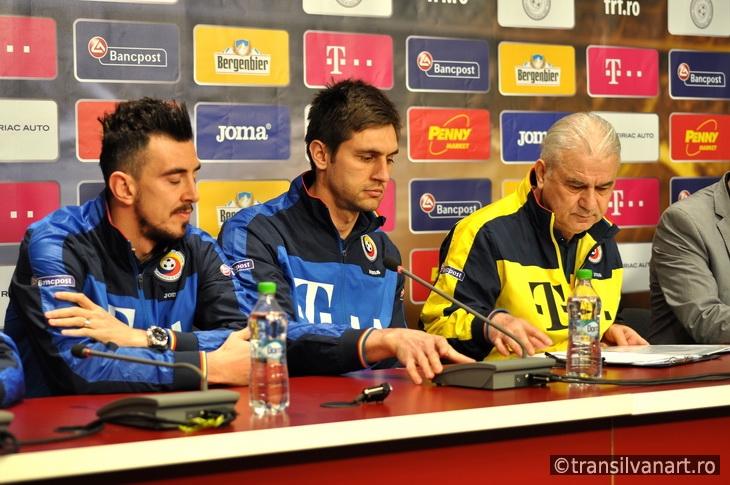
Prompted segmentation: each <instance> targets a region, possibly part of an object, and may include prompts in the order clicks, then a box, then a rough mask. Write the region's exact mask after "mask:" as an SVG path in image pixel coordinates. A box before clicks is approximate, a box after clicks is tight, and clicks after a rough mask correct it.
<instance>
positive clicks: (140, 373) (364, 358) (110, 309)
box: [5, 98, 445, 397]
mask: <svg viewBox="0 0 730 485" xmlns="http://www.w3.org/2000/svg"><path fill="white" fill-rule="evenodd" d="M101 122H102V126H103V138H102V151H101V156H100V165H101V169H102V173H103V175H104V181H105V185H106V188H105V190H104V192H103V193H101V194H100V195H99V196H98V197H97V198H96V199H94V200H91V201H89V202H87V203H86V204H84V205H83V206H81V207H76V206H74V207H63V208H61V209H58V210H57V211H55V212H53V213H51V214H49V215H48V216H46V217H45V218H44V219H42V220H41V221H38V222H36V223H34V224H32V225H31V226H30V227H29V228H28V230H27V232H26V234H25V237H24V239H23V241H22V242H21V245H20V256H19V258H18V263H17V265H16V269H15V272H14V274H13V277H12V280H11V283H10V290H9V293H10V304H9V306H8V310H7V312H6V319H5V330H6V332H7V333H8V335H9V336H11V337H12V338H13V340H14V341H15V343H16V344H17V346H18V349H19V351H20V354H21V358H22V363H23V368H24V371H25V378H26V385H27V396H28V397H38V396H46V395H60V394H91V393H119V392H150V391H167V390H184V389H198V388H200V386H201V381H200V378H199V376H198V374H197V373H195V372H193V371H191V370H189V369H186V368H174V369H173V368H169V367H158V366H150V365H145V364H137V363H130V362H124V361H120V360H116V359H104V358H99V357H93V358H90V359H81V358H77V357H74V356H73V355H72V353H71V348H72V347H73V346H74V344H84V345H87V346H88V347H90V348H92V349H94V350H97V351H101V352H112V353H116V354H118V355H127V356H132V357H139V358H147V359H153V360H157V361H164V362H168V363H171V362H188V363H191V364H193V365H195V366H198V367H199V368H200V369H201V370H202V371H203V372H204V374H206V375H207V380H208V382H209V383H210V384H213V385H215V384H223V385H246V384H247V383H248V379H249V372H250V343H249V342H248V338H249V332H248V330H247V329H244V330H241V329H243V328H244V327H245V326H246V324H247V317H246V312H245V311H244V310H245V308H244V305H243V304H242V303H241V300H240V299H239V296H241V295H242V293H241V292H239V291H237V289H238V282H237V280H236V279H234V278H232V276H231V275H232V272H231V268H230V265H229V264H228V262H227V259H226V258H225V256H224V255H223V252H222V251H221V249H220V247H219V246H218V245H217V243H216V241H215V240H214V239H213V238H212V237H211V236H210V235H208V234H207V233H205V232H204V231H202V230H200V229H197V228H194V227H192V226H191V225H190V224H189V222H190V214H191V212H192V210H193V204H194V203H195V202H197V200H198V192H197V188H196V177H197V173H198V171H199V169H200V161H199V160H198V159H197V156H196V153H195V145H194V144H193V141H192V136H193V134H192V125H191V123H190V117H189V114H188V112H187V110H186V108H185V105H184V104H180V105H179V104H177V103H174V102H167V101H162V100H157V99H152V98H143V99H140V100H133V101H127V102H123V103H120V104H119V105H118V106H117V109H116V110H115V112H114V113H112V114H108V115H105V116H104V117H103V118H102V119H101ZM383 337H386V336H383V335H375V336H368V335H367V334H366V331H365V330H362V329H361V330H357V329H351V330H349V331H347V332H345V333H343V334H342V335H341V336H340V337H331V336H322V335H316V334H310V335H305V336H303V337H302V338H300V339H298V340H297V341H295V342H293V343H292V344H291V345H289V347H288V350H287V357H288V364H289V369H290V374H291V375H293V376H296V375H302V374H330V375H333V374H334V375H336V374H342V373H345V372H350V371H353V370H357V369H362V368H363V367H365V366H366V363H367V362H368V361H371V360H380V359H382V358H385V357H390V356H392V355H395V353H396V351H397V348H396V345H395V344H394V342H393V339H387V338H383ZM444 344H445V340H444V343H441V344H440V345H444ZM426 350H428V351H431V352H434V350H432V349H426ZM426 350H423V349H422V350H421V354H425V352H426ZM437 370H438V369H437Z"/></svg>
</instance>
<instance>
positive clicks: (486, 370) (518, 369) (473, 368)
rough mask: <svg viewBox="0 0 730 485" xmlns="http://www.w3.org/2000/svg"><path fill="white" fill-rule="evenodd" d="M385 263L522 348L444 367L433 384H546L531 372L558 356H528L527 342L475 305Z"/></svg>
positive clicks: (503, 386)
mask: <svg viewBox="0 0 730 485" xmlns="http://www.w3.org/2000/svg"><path fill="white" fill-rule="evenodd" d="M383 264H384V265H385V267H386V268H387V269H389V270H391V271H395V272H396V273H400V274H404V275H406V276H408V277H409V278H411V279H413V280H415V281H416V282H418V283H420V284H421V285H423V286H425V287H426V288H428V289H429V290H431V291H433V292H434V293H436V294H438V295H439V296H441V297H443V298H445V299H447V300H448V301H450V302H451V303H453V304H454V305H456V306H458V307H459V308H461V309H462V310H464V311H466V312H467V313H469V314H471V315H474V316H475V317H476V318H478V319H479V320H481V321H482V322H484V323H486V324H487V325H491V326H492V327H494V328H496V329H497V330H499V331H500V332H502V333H503V334H505V335H507V336H508V337H509V338H511V339H512V340H514V341H515V342H517V345H519V346H520V349H521V350H522V358H521V359H508V360H492V361H482V362H474V363H466V364H451V365H448V366H445V367H444V370H443V372H442V373H441V374H439V375H437V376H435V377H434V378H433V379H432V381H433V382H434V383H436V384H441V385H450V386H460V387H472V388H478V389H512V388H515V387H528V386H535V385H544V383H543V382H535V381H534V380H533V379H532V375H531V374H534V373H541V372H548V373H549V372H550V369H551V368H552V367H553V366H554V365H555V364H556V361H555V359H552V358H550V357H528V356H527V350H526V348H525V344H524V342H522V341H521V340H520V339H519V338H517V336H516V335H515V334H513V333H512V332H510V331H509V330H507V329H506V328H504V327H502V326H501V325H498V324H496V323H494V322H493V321H492V320H490V319H488V318H487V317H485V316H484V315H482V314H481V313H479V312H477V311H476V310H474V309H473V308H471V307H468V306H467V305H465V304H464V303H462V302H460V301H459V300H457V299H455V298H454V297H452V296H450V295H448V294H447V293H445V292H443V291H441V290H439V289H438V288H436V287H435V286H434V285H432V284H431V283H429V282H427V281H426V280H424V279H423V278H421V277H419V276H418V275H416V274H413V273H412V272H410V271H408V270H407V269H405V268H404V267H403V266H401V265H400V263H399V262H398V261H397V260H396V259H395V258H393V257H392V256H386V257H385V258H383ZM527 371H529V372H527Z"/></svg>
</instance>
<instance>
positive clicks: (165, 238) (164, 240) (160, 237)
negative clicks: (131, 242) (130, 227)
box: [139, 218, 188, 248]
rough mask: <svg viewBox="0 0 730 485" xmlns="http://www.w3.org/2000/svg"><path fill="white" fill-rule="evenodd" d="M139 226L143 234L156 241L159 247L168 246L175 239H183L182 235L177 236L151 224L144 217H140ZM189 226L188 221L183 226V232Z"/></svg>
mask: <svg viewBox="0 0 730 485" xmlns="http://www.w3.org/2000/svg"><path fill="white" fill-rule="evenodd" d="M139 227H140V232H141V234H142V236H143V237H145V238H147V239H149V240H150V241H152V242H154V243H155V246H156V247H158V248H160V247H163V248H164V247H167V246H169V245H171V244H172V243H174V242H175V241H179V240H180V239H182V236H177V235H175V234H172V233H170V232H168V231H165V230H162V229H160V228H158V227H154V226H152V225H150V223H149V222H147V220H146V219H144V218H140V219H139ZM187 227H188V223H187V222H186V223H185V224H184V225H183V226H182V228H183V234H185V230H186V229H187Z"/></svg>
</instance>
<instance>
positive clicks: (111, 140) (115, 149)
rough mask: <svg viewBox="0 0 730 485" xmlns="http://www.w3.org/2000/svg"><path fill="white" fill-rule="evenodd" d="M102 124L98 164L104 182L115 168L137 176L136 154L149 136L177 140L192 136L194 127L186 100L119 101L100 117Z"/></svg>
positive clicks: (138, 160) (146, 98)
mask: <svg viewBox="0 0 730 485" xmlns="http://www.w3.org/2000/svg"><path fill="white" fill-rule="evenodd" d="M99 122H101V127H102V138H101V155H100V156H99V165H100V166H101V172H102V174H103V175H104V183H105V184H106V185H107V186H108V185H109V177H110V176H111V174H112V173H114V172H116V171H122V172H125V173H129V174H130V175H131V176H132V177H134V178H135V179H138V178H139V175H140V172H141V168H142V163H143V160H141V159H140V157H137V156H136V155H137V154H138V153H139V152H141V151H142V150H144V149H145V148H146V147H147V144H148V143H149V141H150V136H152V135H165V136H169V137H170V138H172V139H174V140H176V141H181V142H182V141H188V140H192V139H193V127H192V124H191V123H190V114H189V113H188V110H187V108H186V107H185V103H179V104H178V103H176V102H175V101H165V100H161V99H156V98H148V97H145V98H141V99H135V100H130V101H122V102H121V103H119V104H118V105H117V108H116V110H114V112H113V113H105V114H104V115H103V116H101V117H99Z"/></svg>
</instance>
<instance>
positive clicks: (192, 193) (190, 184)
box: [183, 176, 200, 203]
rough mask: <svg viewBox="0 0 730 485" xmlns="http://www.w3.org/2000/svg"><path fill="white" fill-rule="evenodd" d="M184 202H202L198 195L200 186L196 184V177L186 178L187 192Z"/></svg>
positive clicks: (184, 194)
mask: <svg viewBox="0 0 730 485" xmlns="http://www.w3.org/2000/svg"><path fill="white" fill-rule="evenodd" d="M183 200H184V201H185V202H191V203H195V202H197V201H198V200H200V195H199V194H198V186H197V185H196V184H195V177H193V176H190V177H187V178H186V183H185V192H184V193H183Z"/></svg>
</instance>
